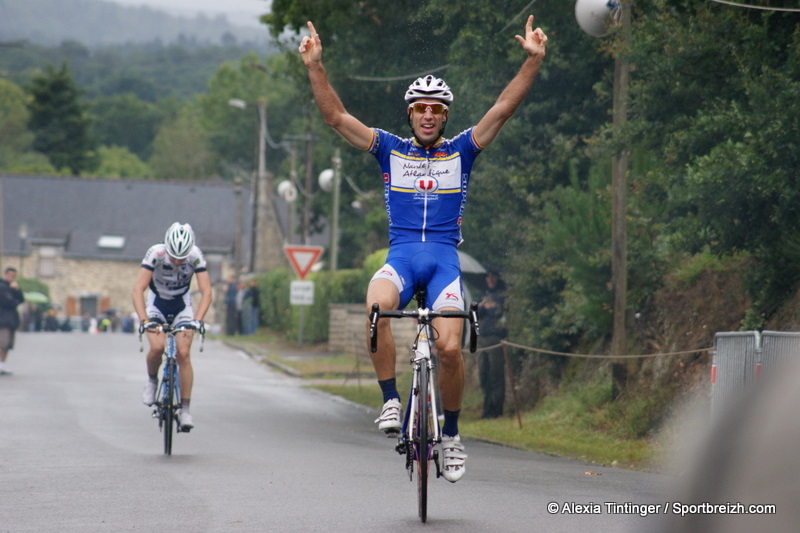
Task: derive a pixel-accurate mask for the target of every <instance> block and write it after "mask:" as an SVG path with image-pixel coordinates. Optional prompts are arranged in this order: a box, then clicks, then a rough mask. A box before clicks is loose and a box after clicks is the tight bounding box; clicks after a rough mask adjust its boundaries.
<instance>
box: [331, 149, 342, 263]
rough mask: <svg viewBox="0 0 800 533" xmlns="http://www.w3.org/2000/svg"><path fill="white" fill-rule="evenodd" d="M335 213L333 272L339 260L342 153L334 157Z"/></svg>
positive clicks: (332, 238) (332, 222) (332, 241)
mask: <svg viewBox="0 0 800 533" xmlns="http://www.w3.org/2000/svg"><path fill="white" fill-rule="evenodd" d="M332 162H333V207H332V210H333V213H331V271H336V268H337V265H338V259H339V197H340V191H339V189H341V183H342V153H341V149H339V148H337V149H336V151H335V152H334V155H333V161H332Z"/></svg>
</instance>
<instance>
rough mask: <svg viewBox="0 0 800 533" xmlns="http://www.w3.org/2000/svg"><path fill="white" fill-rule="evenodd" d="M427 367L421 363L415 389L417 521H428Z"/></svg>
mask: <svg viewBox="0 0 800 533" xmlns="http://www.w3.org/2000/svg"><path fill="white" fill-rule="evenodd" d="M428 400H429V397H428V367H427V366H426V365H425V363H424V362H423V363H422V364H421V365H420V368H419V385H418V389H417V413H416V415H417V417H416V418H417V429H416V439H415V440H416V442H417V454H416V455H417V498H418V500H419V519H420V520H421V521H422V522H423V523H425V522H426V521H427V520H428V467H429V466H430V459H431V455H430V445H431V439H430V434H429V432H428V431H429V419H428Z"/></svg>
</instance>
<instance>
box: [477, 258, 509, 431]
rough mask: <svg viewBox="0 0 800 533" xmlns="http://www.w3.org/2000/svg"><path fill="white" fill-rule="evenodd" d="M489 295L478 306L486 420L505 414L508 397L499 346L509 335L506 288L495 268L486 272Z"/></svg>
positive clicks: (486, 293)
mask: <svg viewBox="0 0 800 533" xmlns="http://www.w3.org/2000/svg"><path fill="white" fill-rule="evenodd" d="M486 287H487V288H486V292H485V293H484V294H483V298H481V301H480V302H479V303H478V315H479V316H480V321H481V322H480V324H481V336H480V337H479V338H478V340H479V342H480V346H481V348H484V349H483V350H481V351H480V353H479V354H478V376H479V378H480V382H481V390H483V414H482V418H497V417H499V416H502V414H503V401H504V400H505V396H506V377H505V359H504V357H503V347H502V346H498V345H499V344H500V341H501V340H503V339H504V338H505V336H506V334H507V333H506V325H505V322H506V320H505V313H504V307H505V301H506V297H505V289H506V285H505V283H504V282H503V280H502V279H501V278H500V273H499V272H498V271H497V270H495V269H491V270H489V271H488V272H487V273H486Z"/></svg>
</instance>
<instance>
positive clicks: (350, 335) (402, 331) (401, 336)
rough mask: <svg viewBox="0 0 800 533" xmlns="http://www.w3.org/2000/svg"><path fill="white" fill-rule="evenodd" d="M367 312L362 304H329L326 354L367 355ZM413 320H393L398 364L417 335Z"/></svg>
mask: <svg viewBox="0 0 800 533" xmlns="http://www.w3.org/2000/svg"><path fill="white" fill-rule="evenodd" d="M366 323H367V317H366V310H365V309H364V304H330V306H329V326H328V351H329V352H330V353H342V354H347V355H352V356H353V357H357V356H362V357H363V356H364V355H367V356H368V355H369V354H368V350H367V338H366V335H367V330H366V327H367V326H366ZM416 325H417V323H416V321H414V320H408V319H404V320H397V319H394V320H392V334H393V335H394V343H395V346H397V355H398V361H400V360H403V358H404V357H405V355H407V354H408V352H409V347H410V346H411V343H412V342H414V336H415V335H416V334H417V330H416Z"/></svg>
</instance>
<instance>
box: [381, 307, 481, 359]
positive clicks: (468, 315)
mask: <svg viewBox="0 0 800 533" xmlns="http://www.w3.org/2000/svg"><path fill="white" fill-rule="evenodd" d="M379 318H416V319H422V320H424V321H426V322H427V321H430V320H432V319H434V318H463V319H466V320H469V324H470V333H471V335H470V339H469V351H470V352H472V353H475V350H476V349H477V348H478V336H479V335H480V329H479V327H478V303H477V302H472V304H470V306H469V311H451V310H444V311H431V310H429V309H403V310H387V311H381V310H380V308H379V306H378V304H377V303H374V304H372V311H370V313H369V348H370V351H371V352H372V353H375V352H376V351H378V319H379Z"/></svg>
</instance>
